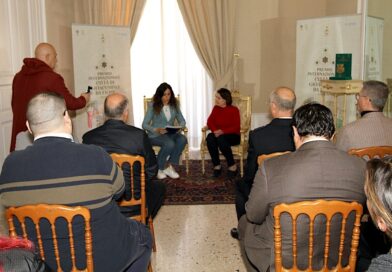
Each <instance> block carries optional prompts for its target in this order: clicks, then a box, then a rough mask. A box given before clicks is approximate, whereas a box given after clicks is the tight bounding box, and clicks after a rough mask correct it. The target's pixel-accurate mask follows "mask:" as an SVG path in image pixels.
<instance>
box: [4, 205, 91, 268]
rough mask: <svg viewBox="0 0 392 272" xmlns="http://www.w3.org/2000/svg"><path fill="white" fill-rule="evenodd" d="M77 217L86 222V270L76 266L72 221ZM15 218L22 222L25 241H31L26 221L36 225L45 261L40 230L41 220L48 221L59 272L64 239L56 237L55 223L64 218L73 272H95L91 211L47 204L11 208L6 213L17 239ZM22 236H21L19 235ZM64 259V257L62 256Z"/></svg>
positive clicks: (10, 230) (78, 207) (39, 244)
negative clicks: (60, 248)
mask: <svg viewBox="0 0 392 272" xmlns="http://www.w3.org/2000/svg"><path fill="white" fill-rule="evenodd" d="M75 216H82V217H83V219H84V222H85V249H86V259H87V261H86V266H87V267H86V269H83V270H78V269H77V268H76V264H75V248H74V244H75V241H74V237H73V235H72V233H73V226H72V219H73V218H74V217H75ZM14 217H16V219H17V220H18V221H19V222H20V225H21V229H22V234H21V235H22V236H23V238H25V239H29V234H30V235H31V233H27V229H26V219H27V218H29V219H30V220H32V222H33V223H34V225H35V229H36V232H37V234H36V236H37V240H38V242H37V245H38V248H39V253H40V256H41V259H42V260H44V261H45V259H46V256H45V249H44V245H43V241H42V233H41V228H40V220H41V219H46V220H47V221H48V222H49V223H50V227H51V230H52V239H53V247H54V254H55V258H56V264H57V271H63V269H62V268H61V264H60V255H59V250H58V245H59V243H61V240H63V237H61V238H60V239H58V237H57V236H56V229H55V222H56V220H57V219H58V218H64V219H65V220H66V221H67V224H68V232H69V233H70V235H69V236H68V241H69V245H70V248H71V250H70V253H71V261H72V271H88V272H92V271H93V248H92V235H91V227H90V211H89V209H87V208H85V207H81V206H77V207H68V206H63V205H47V204H38V205H26V206H21V207H10V208H8V209H7V211H6V218H7V222H8V226H9V233H10V236H11V237H17V236H18V234H17V233H16V229H15V225H14ZM19 235H20V234H19ZM62 257H63V256H62Z"/></svg>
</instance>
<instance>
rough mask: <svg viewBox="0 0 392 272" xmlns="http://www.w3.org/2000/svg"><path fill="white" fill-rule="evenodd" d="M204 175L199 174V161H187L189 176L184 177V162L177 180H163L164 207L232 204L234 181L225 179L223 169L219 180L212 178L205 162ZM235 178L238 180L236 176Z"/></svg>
mask: <svg viewBox="0 0 392 272" xmlns="http://www.w3.org/2000/svg"><path fill="white" fill-rule="evenodd" d="M205 166H206V173H205V174H204V175H203V174H202V172H201V161H200V160H191V161H189V175H188V176H187V175H186V171H185V162H184V164H183V165H181V166H180V167H179V168H180V169H179V171H178V173H179V174H180V178H178V179H168V178H167V179H164V180H163V181H164V182H165V183H166V199H165V202H164V204H165V205H182V204H187V205H189V204H232V203H234V200H235V189H234V186H235V183H234V179H228V178H227V177H226V168H225V166H224V167H223V171H222V175H221V177H219V178H212V164H211V162H210V161H206V164H205ZM236 178H239V175H237V177H236Z"/></svg>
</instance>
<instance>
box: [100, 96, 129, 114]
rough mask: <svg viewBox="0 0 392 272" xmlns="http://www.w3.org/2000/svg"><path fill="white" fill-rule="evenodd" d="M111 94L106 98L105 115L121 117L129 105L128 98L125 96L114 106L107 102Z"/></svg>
mask: <svg viewBox="0 0 392 272" xmlns="http://www.w3.org/2000/svg"><path fill="white" fill-rule="evenodd" d="M109 96H110V95H108V96H107V97H106V98H105V102H104V112H105V116H106V117H108V118H120V117H121V116H122V114H123V113H124V111H125V109H126V108H127V106H128V98H126V97H125V96H123V100H122V101H121V102H120V103H118V104H117V105H115V106H114V107H113V108H112V107H110V106H109V105H108V103H107V102H108V97H109Z"/></svg>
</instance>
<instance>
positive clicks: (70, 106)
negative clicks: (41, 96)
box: [10, 43, 90, 152]
mask: <svg viewBox="0 0 392 272" xmlns="http://www.w3.org/2000/svg"><path fill="white" fill-rule="evenodd" d="M23 63H24V64H23V66H22V69H21V70H20V71H19V72H18V73H17V74H16V75H15V77H14V80H13V83H12V100H11V106H12V113H13V120H12V136H11V146H10V151H11V152H12V151H14V150H15V146H16V139H17V135H18V134H19V133H20V135H19V136H18V139H21V140H19V141H20V142H23V143H22V144H20V146H21V147H22V146H24V145H27V144H28V143H29V138H28V136H27V135H28V131H27V127H26V110H27V104H28V102H29V101H30V99H31V98H32V97H33V96H35V95H36V94H38V93H41V92H54V93H57V94H59V95H61V96H62V97H63V98H64V100H65V103H66V105H67V110H78V109H81V108H84V107H85V106H86V104H87V103H88V102H89V100H90V94H88V93H82V95H81V96H80V97H78V98H76V97H74V96H73V95H72V94H71V92H70V91H69V90H68V89H67V87H66V86H65V83H64V79H63V77H62V76H61V75H59V74H58V73H56V72H55V71H54V68H55V67H56V64H57V53H56V49H55V48H54V47H53V45H51V44H49V43H40V44H38V45H37V47H36V48H35V57H34V58H25V59H24V60H23ZM31 142H32V139H31Z"/></svg>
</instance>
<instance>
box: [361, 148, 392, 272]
mask: <svg viewBox="0 0 392 272" xmlns="http://www.w3.org/2000/svg"><path fill="white" fill-rule="evenodd" d="M365 194H366V197H367V207H368V209H369V213H370V216H371V218H372V219H373V222H374V224H375V225H376V226H377V228H378V229H380V230H381V231H382V232H385V234H386V235H387V236H388V238H389V239H391V238H392V197H391V196H392V156H389V157H385V158H384V159H372V160H370V161H368V163H367V171H366V181H365ZM367 271H369V272H384V271H385V272H387V271H392V255H391V254H390V252H389V253H387V254H382V255H380V256H378V257H377V258H375V259H373V260H372V262H371V264H370V266H369V269H368V270H367Z"/></svg>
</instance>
